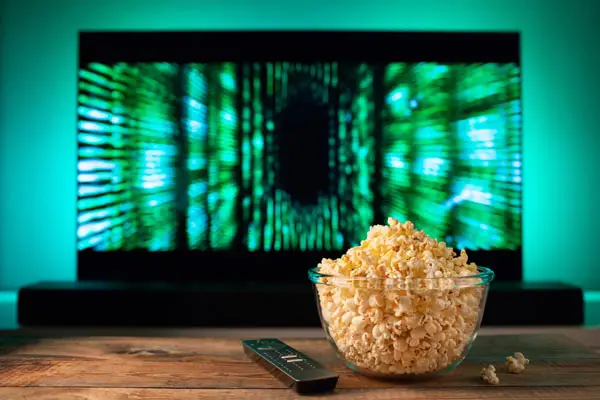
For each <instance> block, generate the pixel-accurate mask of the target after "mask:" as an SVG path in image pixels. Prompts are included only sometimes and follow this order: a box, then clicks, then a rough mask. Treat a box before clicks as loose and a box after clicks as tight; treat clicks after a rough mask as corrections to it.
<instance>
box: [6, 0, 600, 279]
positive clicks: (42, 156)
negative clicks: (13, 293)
mask: <svg viewBox="0 0 600 400" xmlns="http://www.w3.org/2000/svg"><path fill="white" fill-rule="evenodd" d="M599 3H600V0H588V1H584V0H560V1H558V0H557V1H553V0H504V1H502V0H497V1H492V0H479V1H477V0H472V1H468V0H420V1H417V0H414V1H400V0H397V1H391V0H390V1H387V2H384V1H375V0H363V1H352V0H345V1H335V0H319V1H314V0H287V1H262V0H247V1H234V0H213V1H201V0H196V1H185V0H171V1H169V0H162V1H152V0H147V1H134V0H121V1H117V0H103V1H100V0H96V1H92V0H88V1H81V0H54V1H50V0H39V1H35V0H4V3H2V1H0V4H3V5H2V7H3V8H2V10H1V12H0V18H2V24H1V29H2V32H1V33H2V36H1V37H2V44H1V50H2V53H1V55H0V60H1V65H0V76H1V81H0V101H1V104H0V110H1V115H0V116H1V118H0V190H1V196H0V285H1V286H2V287H4V288H16V287H18V286H20V285H23V284H27V283H30V282H33V281H37V280H44V279H56V280H73V279H75V276H76V267H75V192H76V188H75V157H76V154H75V150H76V143H75V93H76V87H75V67H76V62H77V52H76V48H77V31H78V30H80V29H96V30H102V29H147V30H149V29H236V28H237V29H239V28H263V29H269V28H286V29H293V28H297V29H410V30H494V31H502V30H519V31H521V32H522V40H523V41H522V44H523V59H522V61H523V69H524V70H523V79H524V84H523V98H524V113H525V116H524V156H523V159H524V170H523V182H524V208H525V218H524V241H525V243H524V245H525V249H524V263H525V270H524V274H525V278H526V279H527V280H529V281H534V280H563V281H566V282H572V283H576V284H579V285H581V286H582V287H584V288H587V289H594V288H596V289H600V274H598V273H597V271H599V268H598V265H599V263H600V262H599V261H598V256H597V255H596V252H595V250H597V249H599V248H600V229H599V227H600V213H599V212H598V205H599V204H600V195H599V193H600V190H599V189H600V129H599V128H598V127H600V96H599V94H598V93H599V90H600V73H598V72H597V69H598V67H597V65H598V62H599V61H600V54H599V50H598V49H599V48H600V42H599V39H598V38H600V23H599V21H600V12H599V10H600V6H598V4H599ZM348 45H349V46H351V45H352V43H348ZM399 51H400V50H399Z"/></svg>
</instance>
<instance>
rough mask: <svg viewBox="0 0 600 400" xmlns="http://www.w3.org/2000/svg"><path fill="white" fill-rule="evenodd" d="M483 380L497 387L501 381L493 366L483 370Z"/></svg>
mask: <svg viewBox="0 0 600 400" xmlns="http://www.w3.org/2000/svg"><path fill="white" fill-rule="evenodd" d="M481 379H483V380H484V381H486V382H487V383H489V384H491V385H497V384H499V383H500V379H499V378H498V376H497V375H496V368H495V367H494V366H493V365H491V364H490V365H488V366H487V367H483V368H482V369H481Z"/></svg>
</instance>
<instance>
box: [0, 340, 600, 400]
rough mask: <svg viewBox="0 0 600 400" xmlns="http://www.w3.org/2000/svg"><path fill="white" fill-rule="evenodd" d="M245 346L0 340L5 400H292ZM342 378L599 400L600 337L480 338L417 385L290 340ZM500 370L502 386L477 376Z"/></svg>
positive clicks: (357, 384) (342, 393)
mask: <svg viewBox="0 0 600 400" xmlns="http://www.w3.org/2000/svg"><path fill="white" fill-rule="evenodd" d="M241 338H248V337H239V338H209V337H173V336H172V337H164V336H163V337H140V336H129V337H128V336H82V335H70V336H69V337H66V336H64V335H63V336H62V337H60V336H59V335H50V334H44V335H38V336H37V337H35V336H29V335H27V336H24V335H23V334H9V335H2V336H0V399H3V400H8V399H60V400H70V399H79V400H81V399H108V400H114V399H162V400H167V399H177V400H188V399H195V400H197V399H213V398H214V399H245V400H270V399H284V400H285V399H293V398H301V397H303V396H299V395H296V394H295V393H293V392H292V391H291V390H289V389H287V388H285V387H283V385H282V384H281V383H279V382H278V381H277V380H275V379H274V378H272V377H271V376H270V375H269V374H268V373H266V372H265V371H264V370H262V369H261V368H260V367H258V366H257V365H255V364H253V363H251V362H250V361H248V359H247V358H246V356H245V355H244V353H243V351H242V348H241V345H240V341H239V339H241ZM286 342H288V343H289V344H290V345H292V346H293V347H296V348H297V349H298V350H300V351H302V352H304V353H306V354H307V355H309V356H312V357H313V358H315V359H317V360H318V361H321V362H323V363H324V364H326V365H327V366H328V367H330V368H331V369H333V370H334V371H336V372H337V373H339V374H340V380H339V383H338V387H337V389H336V391H335V392H334V393H333V394H329V395H323V396H310V398H347V399H373V400H377V399H388V398H389V399H400V400H402V399H444V400H448V399H486V400H493V399H528V398H532V399H561V400H567V399H600V330H577V331H573V332H569V333H551V334H525V335H510V334H509V335H481V336H480V337H479V338H478V339H477V340H476V342H475V345H474V346H473V349H472V351H471V353H470V355H469V357H468V359H467V360H466V361H465V362H464V363H463V364H462V365H461V366H460V367H459V368H458V369H457V370H455V371H454V372H452V373H450V374H448V375H446V376H444V377H441V378H439V379H436V380H433V381H426V382H420V383H412V384H407V383H404V384H401V383H392V382H382V381H376V380H371V379H367V378H364V377H361V376H359V375H357V374H355V373H353V372H352V371H350V370H349V369H348V368H346V367H345V366H343V365H342V364H341V363H340V362H339V361H338V360H337V359H336V357H335V355H334V353H333V351H332V350H331V348H330V347H329V344H328V343H326V342H325V340H323V339H286ZM515 351H522V352H524V353H525V354H526V355H527V356H528V357H529V358H530V359H531V364H530V365H529V366H528V368H527V369H526V370H525V372H524V373H523V374H521V375H509V374H506V373H504V372H503V368H501V364H503V360H504V357H505V356H507V355H510V354H512V353H514V352H515ZM489 363H493V364H496V365H497V366H498V367H499V368H498V370H499V374H498V376H499V377H500V380H501V383H500V385H498V386H491V385H488V384H486V383H485V382H483V381H482V380H481V379H480V378H479V371H480V369H481V367H482V366H483V365H487V364H489Z"/></svg>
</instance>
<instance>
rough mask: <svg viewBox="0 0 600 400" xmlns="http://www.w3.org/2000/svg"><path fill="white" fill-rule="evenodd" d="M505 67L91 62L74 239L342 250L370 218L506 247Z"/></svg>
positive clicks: (513, 134) (508, 145)
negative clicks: (392, 219) (407, 222)
mask: <svg viewBox="0 0 600 400" xmlns="http://www.w3.org/2000/svg"><path fill="white" fill-rule="evenodd" d="M519 79H520V71H519V68H518V67H517V66H516V65H512V64H477V65H475V64H473V65H460V64H453V65H440V64H435V63H417V64H407V63H392V64H388V65H385V66H369V65H367V64H343V63H315V64H296V63H286V62H281V63H241V64H234V63H211V64H185V65H177V64H173V63H120V64H114V65H105V64H100V63H90V64H88V65H86V67H85V68H81V69H80V70H79V98H78V116H79V119H78V144H79V150H78V157H79V158H78V231H77V236H78V248H79V249H80V250H83V249H94V250H97V251H109V250H133V249H146V250H150V251H158V250H173V249H190V250H236V251H281V250H286V251H289V250H298V251H317V250H344V249H345V248H347V247H348V246H352V245H355V244H357V243H359V242H360V240H362V239H363V238H364V237H365V235H366V232H367V230H368V229H369V226H370V225H373V224H375V223H385V220H381V221H379V220H377V221H376V220H375V219H376V218H377V216H379V217H380V218H385V217H387V216H392V217H395V218H398V219H400V220H402V221H404V220H411V221H413V222H414V223H415V224H416V226H417V228H418V229H423V230H425V231H426V232H427V233H428V234H429V235H431V236H433V237H436V238H438V239H439V240H444V241H447V242H448V243H449V244H450V245H453V246H457V247H459V248H468V249H516V248H518V247H520V245H521V203H520V201H521V193H520V191H521V142H520V140H521V103H520V81H519Z"/></svg>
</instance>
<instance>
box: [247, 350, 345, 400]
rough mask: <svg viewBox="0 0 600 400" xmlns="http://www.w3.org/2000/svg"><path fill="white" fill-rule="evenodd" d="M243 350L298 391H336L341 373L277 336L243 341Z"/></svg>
mask: <svg viewBox="0 0 600 400" xmlns="http://www.w3.org/2000/svg"><path fill="white" fill-rule="evenodd" d="M242 345H243V347H244V353H246V355H247V356H248V357H249V358H250V359H251V360H252V361H254V362H256V363H257V364H259V365H260V366H262V367H263V368H264V369H266V370H267V371H268V372H269V373H270V374H271V375H273V376H274V377H275V378H277V379H278V380H279V381H281V382H283V383H284V384H285V385H286V386H287V387H291V388H292V389H294V390H295V391H296V392H297V393H318V392H325V391H329V390H333V389H334V388H335V386H336V385H337V381H338V378H339V376H338V375H336V374H334V373H333V372H331V371H330V370H328V369H326V368H325V367H324V366H322V365H321V364H319V363H318V362H317V361H315V360H313V359H311V358H310V357H307V356H306V355H304V354H302V353H300V352H299V351H298V350H295V349H293V348H292V347H290V346H288V345H287V344H285V343H284V342H282V341H281V340H278V339H258V340H242Z"/></svg>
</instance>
